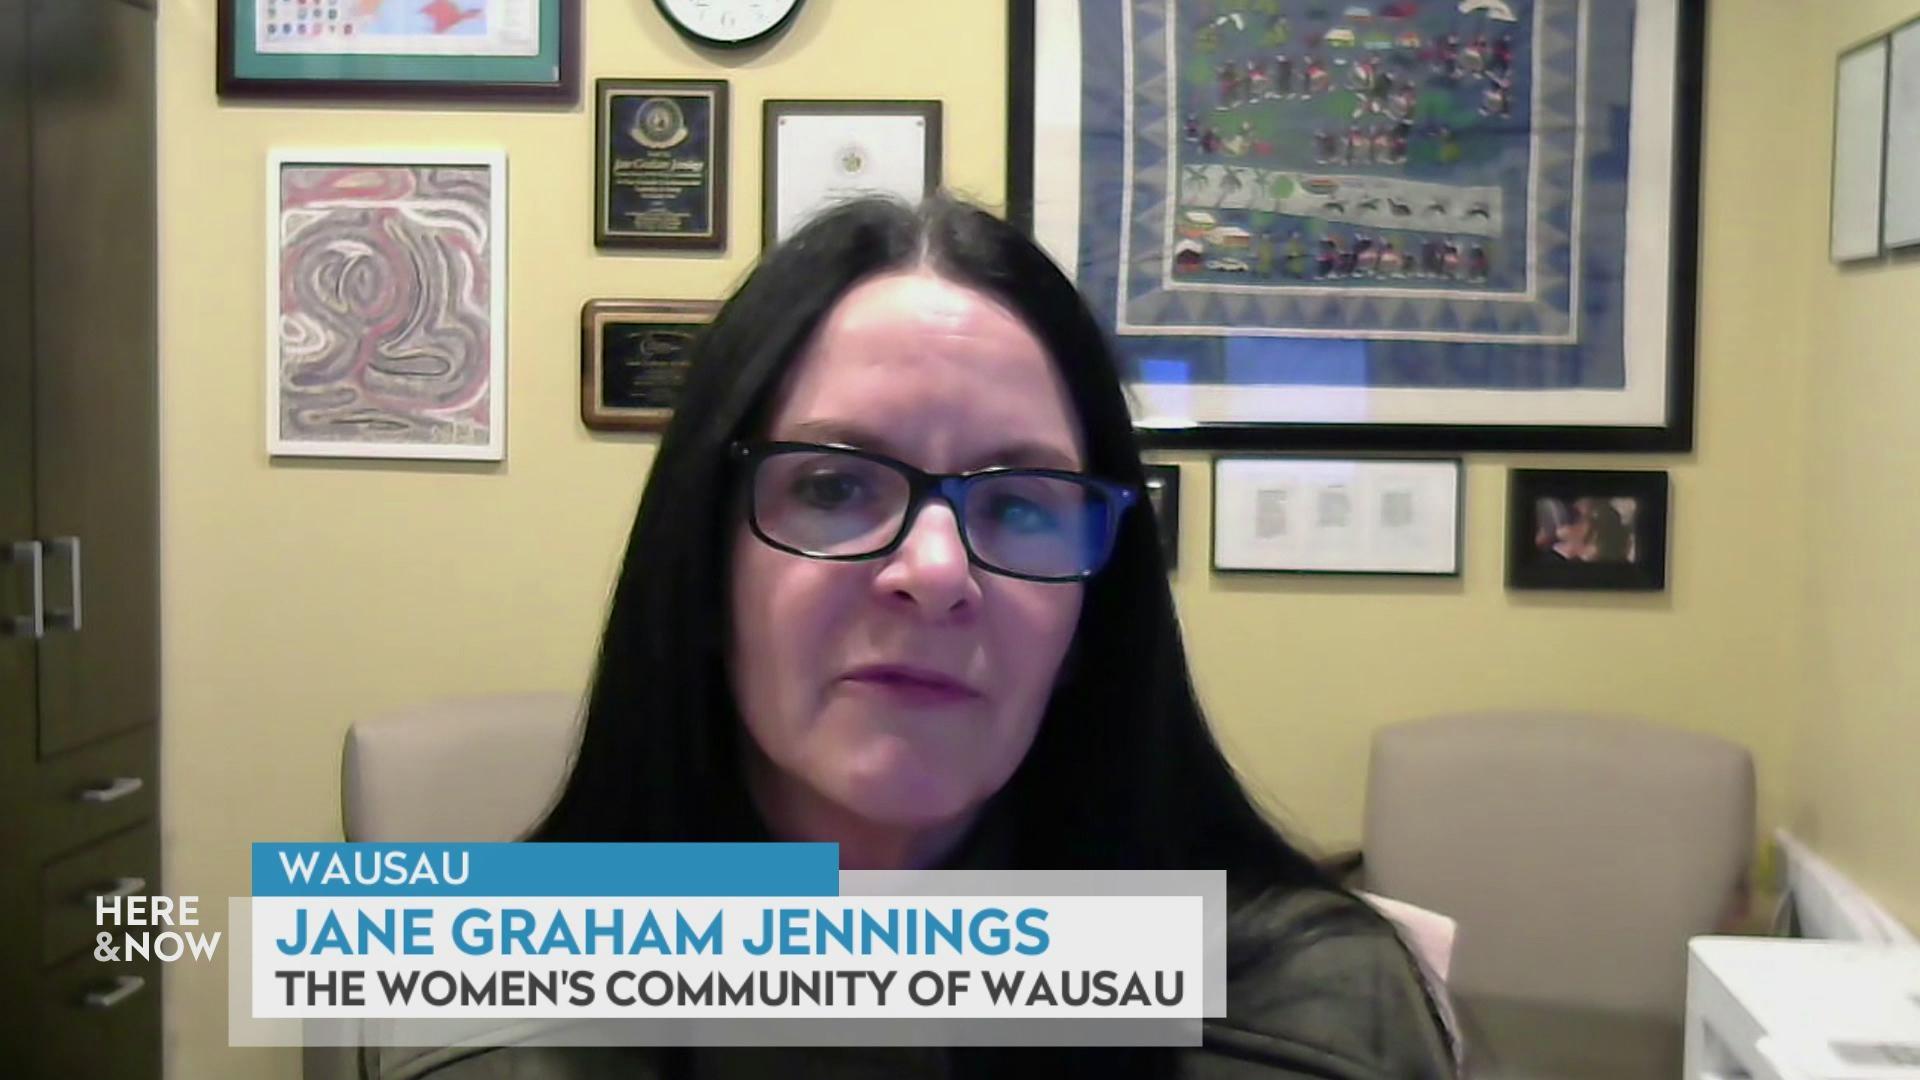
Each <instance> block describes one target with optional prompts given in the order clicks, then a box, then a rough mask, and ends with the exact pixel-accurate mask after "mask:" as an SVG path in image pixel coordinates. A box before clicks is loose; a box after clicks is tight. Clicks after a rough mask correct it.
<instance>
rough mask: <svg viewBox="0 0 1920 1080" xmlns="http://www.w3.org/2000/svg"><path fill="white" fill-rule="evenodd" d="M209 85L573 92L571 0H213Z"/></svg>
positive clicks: (233, 92) (556, 95)
mask: <svg viewBox="0 0 1920 1080" xmlns="http://www.w3.org/2000/svg"><path fill="white" fill-rule="evenodd" d="M214 6H215V7H216V8H217V9H218V11H219V23H218V25H219V60H218V68H217V70H216V72H215V85H216V87H217V89H218V91H219V93H220V96H221V97H253V98H333V99H341V100H357V101H369V100H372V101H525V102H537V103H550V104H571V103H572V102H573V101H575V100H576V99H577V98H578V97H579V95H580V79H579V72H580V0H460V2H458V3H452V2H449V0H435V2H433V3H422V2H412V3H400V2H397V0H395V2H390V3H367V2H365V0H215V5H214Z"/></svg>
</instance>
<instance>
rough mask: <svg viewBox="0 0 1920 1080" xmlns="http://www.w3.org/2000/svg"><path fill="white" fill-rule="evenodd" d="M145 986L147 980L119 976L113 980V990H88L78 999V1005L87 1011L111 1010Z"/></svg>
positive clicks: (138, 977) (134, 976) (135, 976)
mask: <svg viewBox="0 0 1920 1080" xmlns="http://www.w3.org/2000/svg"><path fill="white" fill-rule="evenodd" d="M146 985H147V980H145V979H143V978H141V977H140V976H138V975H121V976H118V977H116V978H115V979H114V980H113V989H111V990H89V991H87V993H86V996H85V997H82V998H81V999H80V1004H82V1005H85V1006H86V1007H87V1008H89V1009H111V1008H113V1007H114V1006H115V1005H118V1004H120V1003H121V1002H123V1001H125V1000H127V999H128V998H130V997H132V996H133V995H135V994H137V993H139V992H140V991H141V990H142V989H143V988H145V987H146Z"/></svg>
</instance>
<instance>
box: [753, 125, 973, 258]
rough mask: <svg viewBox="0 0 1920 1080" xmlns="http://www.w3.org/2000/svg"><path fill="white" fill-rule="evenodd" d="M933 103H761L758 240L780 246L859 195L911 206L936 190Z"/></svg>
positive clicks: (936, 130) (937, 157)
mask: <svg viewBox="0 0 1920 1080" xmlns="http://www.w3.org/2000/svg"><path fill="white" fill-rule="evenodd" d="M940 116H941V110H940V103H939V102H938V101H769V102H767V103H766V115H765V124H764V130H763V139H764V141H765V146H764V149H763V151H762V168H763V169H764V170H765V175H764V176H763V177H762V179H761V189H762V191H763V193H764V194H763V199H764V209H763V211H762V214H761V227H760V239H761V243H762V244H763V245H764V246H766V247H772V246H773V245H774V244H777V243H779V242H780V241H782V240H785V239H786V238H787V237H788V236H790V235H792V234H793V232H794V230H795V229H797V228H799V227H800V226H801V225H802V224H804V223H805V222H806V220H807V218H809V217H811V216H812V215H813V214H815V213H817V212H819V211H820V210H821V209H823V208H825V207H827V206H831V205H833V204H834V203H836V202H839V201H841V200H844V199H849V198H858V197H860V196H862V195H893V196H897V197H899V198H901V199H905V200H907V201H908V202H916V203H917V202H919V201H920V200H921V199H924V198H926V197H927V196H928V195H931V194H933V192H934V191H935V190H936V189H937V188H939V186H940Z"/></svg>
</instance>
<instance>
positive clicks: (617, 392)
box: [580, 300, 720, 432]
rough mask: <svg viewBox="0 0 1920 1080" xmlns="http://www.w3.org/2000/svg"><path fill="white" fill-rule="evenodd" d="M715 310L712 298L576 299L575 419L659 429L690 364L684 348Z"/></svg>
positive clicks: (592, 426) (604, 426) (601, 427)
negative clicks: (577, 402) (577, 395)
mask: <svg viewBox="0 0 1920 1080" xmlns="http://www.w3.org/2000/svg"><path fill="white" fill-rule="evenodd" d="M719 312H720V302H719V301H717V300H588V301H587V302H586V303H585V304H583V305H581V307H580V422H581V423H582V424H584V425H586V427H587V428H588V430H591V431H626V432H633V431H641V432H657V431H662V430H665V428H666V426H667V424H668V423H669V422H670V421H672V419H673V410H674V405H675V403H676V400H677V397H678V394H679V392H680V390H681V388H682V384H683V383H684V382H685V378H686V371H687V367H688V365H690V364H691V363H693V357H692V354H691V351H690V350H691V348H692V347H693V346H694V344H695V343H696V342H697V340H698V338H699V336H700V334H701V333H702V332H703V331H704V330H705V329H706V327H707V325H708V324H709V323H711V322H713V318H714V316H715V315H717V314H719ZM616 338H617V339H619V340H614V341H611V343H610V339H616ZM650 341H651V342H652V343H651V344H649V342H650Z"/></svg>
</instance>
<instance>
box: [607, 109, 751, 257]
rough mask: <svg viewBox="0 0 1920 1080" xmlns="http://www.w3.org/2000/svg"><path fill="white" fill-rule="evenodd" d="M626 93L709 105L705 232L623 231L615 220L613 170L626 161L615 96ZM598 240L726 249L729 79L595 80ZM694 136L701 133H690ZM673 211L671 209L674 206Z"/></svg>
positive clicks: (652, 153)
mask: <svg viewBox="0 0 1920 1080" xmlns="http://www.w3.org/2000/svg"><path fill="white" fill-rule="evenodd" d="M624 97H643V98H671V99H676V104H680V103H692V104H699V103H702V102H704V104H705V105H706V109H707V122H706V125H705V126H706V131H705V132H704V143H705V147H706V152H705V154H704V155H702V158H703V162H702V164H703V169H704V173H705V189H706V193H707V197H708V200H709V205H708V209H707V228H706V229H705V230H704V231H691V232H685V233H674V232H666V231H660V230H654V231H645V230H639V229H633V230H625V231H623V230H619V229H615V228H613V227H612V226H611V225H610V221H611V220H612V218H613V216H614V209H613V205H612V204H613V200H614V199H615V197H616V193H615V191H614V188H615V186H616V185H615V183H614V175H613V174H614V172H615V171H616V166H617V164H618V163H619V162H620V161H621V160H622V159H621V158H620V157H619V155H617V154H616V153H615V144H616V141H617V140H618V137H617V136H616V134H615V133H614V131H613V130H612V128H611V126H610V125H611V124H612V122H613V120H614V113H615V107H614V103H615V99H618V98H624ZM593 101H594V112H593V243H594V246H595V247H599V248H619V249H623V250H630V251H725V250H726V248H727V208H728V200H729V198H730V185H729V183H728V174H729V169H730V166H729V161H730V154H729V150H730V145H731V143H730V140H731V137H732V136H731V126H730V120H731V110H732V105H731V101H730V93H729V90H728V86H727V83H726V81H725V80H724V79H596V80H594V84H593ZM689 134H690V136H698V135H699V134H700V133H698V132H691V133H689ZM640 152H641V153H642V154H644V155H646V156H649V157H652V158H655V159H656V160H659V161H663V162H670V163H671V164H675V165H677V164H679V163H680V162H681V161H683V160H684V155H683V156H681V157H679V158H675V156H674V155H672V154H671V153H670V151H669V150H665V149H660V150H648V149H647V148H644V147H643V148H641V151H640ZM669 212H670V211H669Z"/></svg>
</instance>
